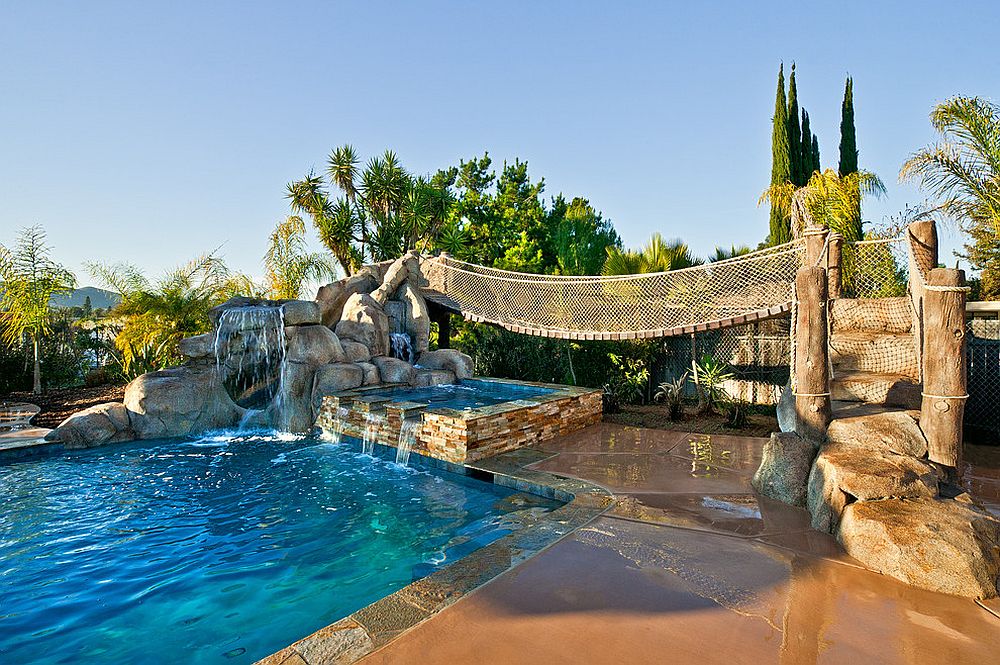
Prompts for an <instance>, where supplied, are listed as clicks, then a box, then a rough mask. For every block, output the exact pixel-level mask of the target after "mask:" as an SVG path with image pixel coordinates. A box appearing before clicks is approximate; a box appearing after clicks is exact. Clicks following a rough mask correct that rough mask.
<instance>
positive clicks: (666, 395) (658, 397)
mask: <svg viewBox="0 0 1000 665" xmlns="http://www.w3.org/2000/svg"><path fill="white" fill-rule="evenodd" d="M687 380H688V373H687V372H684V373H683V374H681V375H680V376H679V377H677V378H676V379H674V380H673V381H664V382H663V383H661V384H660V385H659V386H657V387H656V392H655V393H653V400H654V401H656V402H661V403H663V405H664V406H666V407H667V418H669V419H670V420H678V419H679V418H680V417H681V415H682V413H683V409H684V401H683V400H684V386H685V385H687Z"/></svg>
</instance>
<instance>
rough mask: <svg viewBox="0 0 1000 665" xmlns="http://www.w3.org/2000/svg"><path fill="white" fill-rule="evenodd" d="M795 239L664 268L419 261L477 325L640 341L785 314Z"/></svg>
mask: <svg viewBox="0 0 1000 665" xmlns="http://www.w3.org/2000/svg"><path fill="white" fill-rule="evenodd" d="M804 251H805V248H804V244H803V243H802V242H801V241H795V242H792V243H788V244H786V245H780V246H777V247H771V248H767V249H764V250H759V251H756V252H752V253H750V254H745V255H742V256H738V257H734V258H731V259H726V260H723V261H717V262H714V263H708V264H704V265H699V266H693V267H690V268H684V269H681V270H673V271H669V272H658V273H644V274H636V275H609V276H603V275H602V276H575V275H537V274H529V273H518V272H511V271H507V270H501V269H499V268H490V267H487V266H480V265H476V264H473V263H467V262H464V261H459V260H456V259H453V258H451V257H447V256H439V257H436V258H426V259H424V265H423V273H424V276H425V278H426V279H427V281H428V287H427V288H429V289H430V290H433V291H438V292H440V293H442V294H444V295H445V296H447V297H448V298H449V299H451V301H453V302H454V303H455V304H456V305H457V307H458V308H459V309H460V311H461V313H462V314H463V315H464V316H466V318H469V319H471V320H474V321H480V322H484V323H492V324H495V325H499V326H502V327H504V328H507V329H509V330H513V331H515V332H521V333H526V334H533V335H540V336H543V337H560V338H567V339H643V338H652V337H663V336H670V335H678V334H685V333H686V332H691V331H693V329H695V328H697V329H712V328H720V327H725V326H727V325H739V324H742V323H747V322H750V321H754V320H759V319H762V318H766V317H769V316H775V315H777V314H780V313H782V312H786V311H788V309H789V308H790V303H791V300H792V285H793V284H794V281H795V273H796V271H797V270H798V268H799V267H800V266H801V265H802V262H803V260H804Z"/></svg>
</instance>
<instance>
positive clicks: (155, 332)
mask: <svg viewBox="0 0 1000 665" xmlns="http://www.w3.org/2000/svg"><path fill="white" fill-rule="evenodd" d="M87 268H88V269H89V270H90V272H91V274H92V275H93V276H94V278H95V279H96V280H98V281H99V282H101V283H102V284H103V285H104V286H106V287H107V288H110V289H112V290H114V291H115V292H116V293H117V294H118V296H119V298H120V301H119V303H118V305H116V306H115V307H114V309H112V310H111V312H110V316H111V318H112V319H113V320H115V321H117V322H118V324H119V326H120V328H119V330H118V332H117V334H116V335H115V342H114V345H115V348H116V349H117V350H118V355H117V356H116V359H117V361H118V364H119V365H120V366H121V370H122V373H123V374H124V375H128V374H130V373H132V369H131V368H133V367H134V366H136V365H137V364H139V365H142V366H144V367H151V368H153V369H160V368H163V367H167V366H169V365H173V364H176V363H178V362H180V360H181V358H180V356H179V354H178V352H177V343H178V342H180V340H181V339H182V338H184V337H187V336H189V335H198V334H201V333H204V332H208V331H209V330H211V327H212V326H211V322H210V321H209V318H208V311H209V310H210V309H211V308H212V307H215V306H216V305H219V304H221V303H223V302H225V301H226V300H227V299H229V298H231V297H233V296H236V295H246V296H261V295H265V294H264V293H261V291H260V289H258V288H255V286H254V284H253V282H252V281H251V280H250V279H249V278H247V277H246V276H244V275H240V274H234V273H232V272H231V271H230V270H229V269H228V268H227V267H226V265H225V263H223V261H222V260H221V259H219V258H218V257H217V256H216V255H215V254H206V255H204V256H200V257H198V258H196V259H194V260H192V261H190V262H188V263H187V264H185V265H183V266H181V267H179V268H177V269H176V270H173V271H171V272H169V273H167V274H166V275H165V276H164V277H163V278H161V279H159V280H156V281H150V280H149V279H148V278H147V277H146V276H145V275H143V274H142V272H141V271H140V270H139V269H138V268H136V267H135V266H132V265H129V264H124V263H120V264H115V265H107V264H101V263H90V264H87ZM150 356H152V358H150Z"/></svg>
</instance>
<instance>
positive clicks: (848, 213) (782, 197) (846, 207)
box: [759, 169, 885, 242]
mask: <svg viewBox="0 0 1000 665" xmlns="http://www.w3.org/2000/svg"><path fill="white" fill-rule="evenodd" d="M884 192H885V185H883V184H882V181H881V180H879V178H878V176H876V175H875V174H874V173H869V172H867V171H858V172H857V173H851V174H848V175H846V176H844V177H840V175H839V174H838V173H837V172H836V171H834V170H833V169H827V170H825V171H816V172H815V173H813V175H812V177H811V178H810V179H809V182H808V183H807V184H806V185H805V186H803V187H796V186H795V185H794V184H792V183H786V184H785V185H778V186H774V187H770V188H768V189H767V190H765V191H764V193H763V194H761V197H760V201H759V203H763V202H765V201H767V202H769V203H770V204H771V205H777V206H778V207H779V208H781V209H782V210H787V211H788V212H789V214H791V217H792V232H793V235H795V236H796V237H798V236H799V235H801V233H802V232H803V231H804V230H805V228H807V227H809V226H822V227H825V228H828V229H831V230H833V231H837V232H838V233H840V234H842V235H843V236H844V239H845V240H847V241H848V242H852V241H855V240H861V239H862V238H861V237H860V236H858V235H857V229H856V227H855V226H854V224H853V215H854V210H855V209H857V207H858V206H860V201H861V199H862V198H863V197H865V196H876V197H878V196H881V195H882V194H883V193H884Z"/></svg>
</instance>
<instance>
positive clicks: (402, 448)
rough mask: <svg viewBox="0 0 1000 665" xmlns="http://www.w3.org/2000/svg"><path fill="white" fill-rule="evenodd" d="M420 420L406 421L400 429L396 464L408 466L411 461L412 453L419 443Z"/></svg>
mask: <svg viewBox="0 0 1000 665" xmlns="http://www.w3.org/2000/svg"><path fill="white" fill-rule="evenodd" d="M420 422H421V421H420V419H419V418H411V419H409V420H404V421H403V423H402V425H400V427H399V441H398V443H397V444H396V464H400V465H402V466H406V465H407V463H409V461H410V451H411V450H413V444H414V443H416V441H417V430H418V429H419V427H420Z"/></svg>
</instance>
